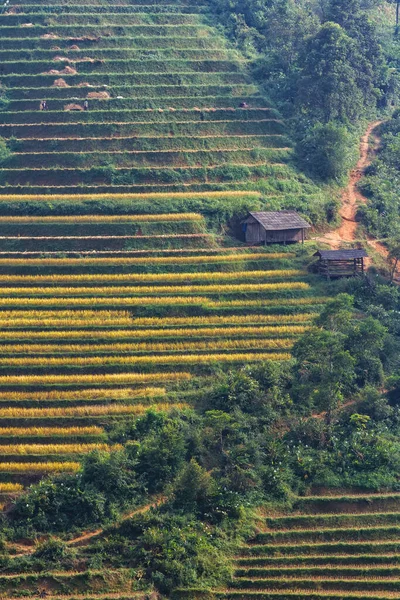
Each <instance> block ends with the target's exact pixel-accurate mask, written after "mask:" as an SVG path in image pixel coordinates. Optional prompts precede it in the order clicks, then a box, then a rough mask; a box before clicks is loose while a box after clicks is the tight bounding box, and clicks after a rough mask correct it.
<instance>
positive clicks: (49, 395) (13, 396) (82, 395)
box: [0, 387, 167, 435]
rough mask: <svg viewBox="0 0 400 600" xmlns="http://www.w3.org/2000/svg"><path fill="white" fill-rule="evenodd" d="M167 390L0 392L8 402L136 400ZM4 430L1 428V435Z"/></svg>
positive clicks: (152, 388) (155, 395) (150, 388)
mask: <svg viewBox="0 0 400 600" xmlns="http://www.w3.org/2000/svg"><path fill="white" fill-rule="evenodd" d="M166 393H167V390H166V389H165V388H162V387H148V388H139V389H132V388H116V389H89V390H77V391H70V392H64V391H54V392H0V401H2V400H3V401H4V400H6V401H7V402H18V401H22V402H24V401H27V400H28V401H32V402H51V401H57V402H58V401H60V400H66V401H71V400H93V401H95V400H134V399H142V398H155V397H161V396H165V394H166ZM2 431H3V430H1V429H0V435H5V434H2V433H1V432H2Z"/></svg>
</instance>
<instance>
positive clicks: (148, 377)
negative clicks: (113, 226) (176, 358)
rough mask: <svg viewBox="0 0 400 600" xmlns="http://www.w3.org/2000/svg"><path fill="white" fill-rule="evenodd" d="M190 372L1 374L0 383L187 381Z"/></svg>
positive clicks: (84, 383) (56, 383) (63, 383)
mask: <svg viewBox="0 0 400 600" xmlns="http://www.w3.org/2000/svg"><path fill="white" fill-rule="evenodd" d="M190 378H191V374H190V373H185V372H168V373H105V374H101V375H91V374H86V375H3V376H1V377H0V385H5V386H8V385H92V384H95V385H107V384H111V385H124V384H126V385H134V384H142V383H152V382H156V381H157V382H163V383H164V382H166V381H188V380H189V379H190Z"/></svg>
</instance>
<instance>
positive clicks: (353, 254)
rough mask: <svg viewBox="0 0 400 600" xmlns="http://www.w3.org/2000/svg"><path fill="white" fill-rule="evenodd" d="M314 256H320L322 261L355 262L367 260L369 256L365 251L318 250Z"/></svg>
mask: <svg viewBox="0 0 400 600" xmlns="http://www.w3.org/2000/svg"><path fill="white" fill-rule="evenodd" d="M314 256H319V257H320V258H321V259H322V260H354V259H356V258H366V257H367V256H368V254H367V252H366V251H365V250H363V249H362V250H357V249H354V250H318V252H316V253H315V254H314Z"/></svg>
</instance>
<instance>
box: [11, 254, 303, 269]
mask: <svg viewBox="0 0 400 600" xmlns="http://www.w3.org/2000/svg"><path fill="white" fill-rule="evenodd" d="M294 256H295V255H294V254H293V253H289V252H270V253H267V252H263V251H260V252H257V253H255V252H251V253H250V252H248V253H245V252H241V253H240V254H238V253H236V254H216V255H207V256H154V257H151V256H145V257H138V258H131V257H119V258H112V257H109V258H97V257H96V258H93V257H91V258H2V259H0V266H4V267H10V266H14V267H19V266H21V267H86V266H96V267H97V266H113V265H117V266H121V265H147V264H149V265H171V264H172V265H174V264H177V265H179V264H189V265H190V264H196V265H198V264H212V263H224V262H235V261H260V260H280V259H283V258H293V257H294Z"/></svg>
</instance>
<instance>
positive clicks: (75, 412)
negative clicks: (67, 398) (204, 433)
mask: <svg viewBox="0 0 400 600" xmlns="http://www.w3.org/2000/svg"><path fill="white" fill-rule="evenodd" d="M188 406H189V405H188V404H185V403H182V402H180V403H179V402H178V403H176V404H166V403H164V404H163V403H158V404H152V405H149V404H135V405H132V404H127V405H122V404H109V405H108V404H107V405H98V406H67V407H65V408H0V418H2V419H7V418H17V419H35V418H41V417H90V416H102V415H104V416H107V415H142V414H143V413H145V412H146V411H148V410H150V409H151V410H157V411H160V412H163V411H168V410H171V409H178V410H183V409H185V408H188Z"/></svg>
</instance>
